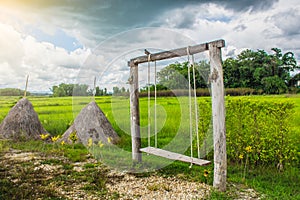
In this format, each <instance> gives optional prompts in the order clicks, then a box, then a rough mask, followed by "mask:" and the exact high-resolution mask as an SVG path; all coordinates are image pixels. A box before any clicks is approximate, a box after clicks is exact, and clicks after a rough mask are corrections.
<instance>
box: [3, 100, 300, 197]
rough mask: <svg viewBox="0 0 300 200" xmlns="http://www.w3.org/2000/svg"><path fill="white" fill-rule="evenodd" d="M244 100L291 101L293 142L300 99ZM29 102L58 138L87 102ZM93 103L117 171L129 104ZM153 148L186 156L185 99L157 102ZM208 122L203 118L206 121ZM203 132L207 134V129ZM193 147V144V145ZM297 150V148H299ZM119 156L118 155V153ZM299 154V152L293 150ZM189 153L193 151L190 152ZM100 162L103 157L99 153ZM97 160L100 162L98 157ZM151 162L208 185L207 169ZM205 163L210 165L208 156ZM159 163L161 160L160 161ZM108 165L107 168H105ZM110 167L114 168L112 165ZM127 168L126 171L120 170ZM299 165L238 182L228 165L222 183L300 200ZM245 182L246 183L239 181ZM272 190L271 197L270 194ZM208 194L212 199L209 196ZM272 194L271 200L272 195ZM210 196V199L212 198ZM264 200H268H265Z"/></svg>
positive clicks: (127, 144) (7, 103) (126, 148)
mask: <svg viewBox="0 0 300 200" xmlns="http://www.w3.org/2000/svg"><path fill="white" fill-rule="evenodd" d="M235 98H241V97H226V100H228V99H235ZM248 98H250V99H255V100H264V101H280V100H289V101H292V102H294V104H295V108H294V115H293V117H292V119H291V126H292V133H291V134H293V135H294V137H295V138H298V139H299V138H300V95H279V96H249V97H248ZM19 99H20V98H18V97H0V122H1V121H2V120H3V119H4V117H5V116H6V115H7V113H8V112H9V110H10V108H11V107H12V106H14V105H15V103H16V102H17V101H18V100H19ZM28 99H29V100H30V101H31V102H32V104H33V106H34V109H35V110H36V112H37V113H38V115H39V119H40V121H41V123H42V125H43V126H44V128H45V129H46V130H47V131H48V132H49V133H50V134H51V135H53V136H54V135H62V134H63V133H64V132H65V131H66V130H67V128H68V127H69V126H70V125H71V124H72V122H73V120H74V118H75V117H76V115H77V114H78V113H79V111H80V110H81V109H82V108H83V107H84V106H85V105H86V104H87V103H88V102H90V101H91V98H90V97H84V98H83V97H78V98H71V97H66V98H52V97H28ZM95 101H96V102H97V104H98V105H99V106H100V108H101V109H102V111H103V112H104V113H105V115H106V116H107V118H108V119H109V121H110V122H111V124H112V126H113V127H114V129H115V130H116V132H117V133H118V134H119V135H120V136H121V142H120V144H119V145H118V147H117V150H116V151H118V153H117V154H116V153H114V151H115V150H114V149H109V151H107V152H108V153H107V154H106V155H105V156H104V157H106V158H107V160H106V162H109V161H111V160H113V159H112V157H110V156H116V155H118V156H119V157H118V158H117V159H116V158H115V159H116V160H118V161H120V163H118V166H119V167H121V168H122V166H121V165H122V164H124V163H125V165H124V167H128V166H129V165H130V164H131V163H126V162H128V160H126V159H130V156H131V155H130V150H131V139H130V116H129V99H128V98H125V97H96V99H95ZM202 101H210V98H209V97H201V98H198V103H199V104H200V106H201V102H202ZM147 103H148V102H147V98H141V99H140V113H141V135H142V138H143V139H142V146H144V147H145V146H147V143H148V141H147V126H146V125H147V123H148V112H147V111H148V109H147ZM157 103H158V107H157V112H158V115H157V116H158V120H157V129H158V141H157V142H158V147H163V148H165V149H168V150H171V151H177V152H183V153H186V154H187V155H189V148H188V146H189V140H188V139H187V138H188V137H189V135H188V130H189V125H190V124H189V115H188V99H187V98H186V97H180V98H174V97H168V98H158V100H157ZM151 106H152V107H151V113H152V116H151V129H152V131H153V129H154V120H153V118H154V116H153V111H154V107H153V100H152V101H151ZM205 117H208V118H211V116H210V114H209V113H206V116H205ZM208 131H209V130H208ZM194 143H195V141H194ZM151 145H154V136H153V135H152V137H151ZM299 148H300V147H299ZM120 149H121V150H122V152H124V154H123V153H122V154H120V153H119V150H120ZM93 151H94V155H96V157H97V156H100V154H101V153H97V150H93ZM299 151H300V149H299ZM194 154H196V149H195V148H194ZM101 156H102V157H103V154H101ZM101 156H100V157H101ZM155 159H157V158H155V157H151V156H150V157H147V156H146V155H145V156H144V161H145V163H146V164H145V166H142V167H152V168H155V167H157V168H161V167H163V168H162V169H160V170H159V171H158V172H159V173H161V174H163V175H164V176H165V175H180V174H184V176H185V178H187V179H190V180H194V181H202V182H207V183H209V184H212V176H213V173H210V174H209V176H204V175H203V174H204V171H206V172H207V171H209V172H212V171H213V166H212V165H210V166H206V167H198V166H194V167H193V168H192V169H189V164H187V163H181V162H174V163H172V164H171V163H169V162H168V161H166V163H165V164H164V165H163V166H147V161H148V160H149V163H155ZM207 159H210V160H212V156H211V154H208V156H207ZM160 162H161V160H160ZM109 164H111V163H109ZM112 164H116V163H112ZM126 165H127V166H126ZM299 172H300V169H299V166H291V167H289V168H287V169H286V170H285V171H284V172H278V171H276V168H274V167H266V166H264V167H258V168H252V169H250V170H249V171H248V172H247V176H246V177H243V175H242V174H243V169H242V167H241V166H240V165H237V164H231V165H229V168H228V179H229V181H230V182H233V183H243V184H245V185H248V186H250V187H253V188H255V189H256V190H258V191H259V192H261V193H263V194H266V195H267V196H268V197H270V199H274V198H279V197H283V199H284V198H290V197H293V198H294V197H295V199H297V198H298V199H300V193H299V191H298V190H297V188H300V185H299V184H300V177H299ZM245 178H246V179H245ZM274 188H276V191H277V192H275V193H274V191H273V189H274ZM214 195H215V196H216V197H215V198H216V199H218V197H220V196H218V195H225V196H222V197H226V196H230V191H229V192H227V193H226V194H214ZM214 195H213V196H214ZM272 195H273V196H272ZM213 196H212V199H213V198H214V197H213ZM267 199H268V198H267Z"/></svg>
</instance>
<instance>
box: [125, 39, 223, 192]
mask: <svg viewBox="0 0 300 200" xmlns="http://www.w3.org/2000/svg"><path fill="white" fill-rule="evenodd" d="M224 46H225V41H224V40H216V41H212V42H208V43H203V44H198V45H195V46H189V47H188V49H189V54H191V55H193V54H196V53H201V52H204V51H209V58H210V76H209V81H210V83H211V91H212V116H213V138H214V139H213V140H214V183H213V185H214V187H215V188H217V189H218V190H219V191H225V190H226V176H227V156H226V128H225V100H224V83H223V67H222V57H221V48H222V47H224ZM186 55H188V52H187V47H184V48H179V49H174V50H170V51H163V52H159V53H154V54H151V61H157V60H164V59H170V58H175V57H181V56H186ZM148 59H149V57H148V56H147V55H145V56H140V57H136V58H133V59H131V60H130V61H129V62H128V65H129V67H130V78H129V84H130V118H131V141H132V159H133V161H134V162H142V150H143V151H144V152H148V153H152V154H154V155H158V156H162V155H161V154H162V152H163V151H165V150H162V149H159V150H158V149H157V148H153V147H151V148H149V147H148V148H144V149H141V136H140V111H139V84H138V65H139V64H141V63H145V62H148V61H149V60H148ZM164 154H165V156H164V157H167V158H170V159H172V158H173V160H181V161H183V162H191V163H192V162H193V160H190V159H193V158H190V157H188V158H189V159H187V160H186V158H185V157H184V156H183V155H180V154H176V153H173V152H168V151H166V152H164ZM168 156H169V157H168ZM186 157H187V156H186ZM199 160H201V159H199ZM202 161H203V162H202ZM200 162H201V163H195V164H201V165H205V164H209V163H208V162H209V161H206V162H205V161H204V160H201V161H200Z"/></svg>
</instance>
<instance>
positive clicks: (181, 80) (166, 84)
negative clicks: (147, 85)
mask: <svg viewBox="0 0 300 200" xmlns="http://www.w3.org/2000/svg"><path fill="white" fill-rule="evenodd" d="M189 66H190V65H189V63H188V62H183V63H179V62H176V63H173V64H170V65H168V66H166V67H165V68H163V69H162V70H161V71H160V72H158V73H157V77H158V84H157V90H160V89H187V88H188V67H189ZM208 72H209V64H208V63H207V62H206V61H200V62H199V63H195V80H196V88H205V87H207V80H208ZM190 75H191V85H192V86H193V84H194V81H193V70H192V68H190ZM151 90H153V89H151Z"/></svg>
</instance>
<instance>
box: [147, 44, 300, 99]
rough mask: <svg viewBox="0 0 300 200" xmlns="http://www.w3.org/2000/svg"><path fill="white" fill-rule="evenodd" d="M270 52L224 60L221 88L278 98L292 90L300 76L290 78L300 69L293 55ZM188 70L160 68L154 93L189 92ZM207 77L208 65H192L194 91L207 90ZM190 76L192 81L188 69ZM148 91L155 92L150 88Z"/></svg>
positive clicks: (183, 67) (185, 67) (185, 64)
mask: <svg viewBox="0 0 300 200" xmlns="http://www.w3.org/2000/svg"><path fill="white" fill-rule="evenodd" d="M272 52H273V53H272V54H268V53H267V52H265V51H264V50H257V51H253V50H249V49H247V50H244V51H243V52H241V53H240V54H239V55H238V56H237V57H236V58H227V59H226V60H225V61H224V62H223V76H224V87H225V88H228V89H229V88H249V89H252V90H253V91H254V92H256V93H257V94H263V93H264V94H281V93H286V92H288V91H290V90H293V89H295V87H296V86H297V81H298V80H300V77H299V76H300V75H299V73H298V74H297V75H295V76H291V72H293V71H295V70H297V69H299V66H298V65H297V61H296V59H295V56H294V54H293V53H292V52H287V53H282V50H281V49H278V48H272ZM188 66H189V63H188V62H183V63H178V62H177V63H173V64H170V65H168V66H166V67H165V68H163V69H162V70H161V71H160V72H158V73H157V78H158V84H157V90H174V89H188V82H187V80H188V76H189V74H188ZM209 73H210V67H209V63H208V62H207V61H200V62H198V63H195V77H196V79H195V81H196V84H195V85H196V88H207V87H208V85H209ZM190 76H191V77H193V71H192V69H191V68H190ZM191 85H192V86H193V85H194V80H193V78H192V79H191ZM150 88H151V90H154V86H153V85H152V86H151V87H150ZM146 90H147V87H144V88H143V89H142V91H146ZM298 91H299V89H298Z"/></svg>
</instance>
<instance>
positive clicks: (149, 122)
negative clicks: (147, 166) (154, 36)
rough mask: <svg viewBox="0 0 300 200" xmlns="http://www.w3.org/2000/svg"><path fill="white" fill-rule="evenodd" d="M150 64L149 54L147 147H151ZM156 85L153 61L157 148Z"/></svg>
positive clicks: (149, 55) (155, 143)
mask: <svg viewBox="0 0 300 200" xmlns="http://www.w3.org/2000/svg"><path fill="white" fill-rule="evenodd" d="M147 52H148V51H147ZM150 62H151V54H150V53H149V54H148V79H147V84H148V147H150V146H151V126H150V125H151V110H150V109H151V102H150V100H151V91H150V89H151V88H150V73H151V71H150ZM156 84H157V76H156V61H154V133H155V135H154V146H155V148H157V119H156V118H157V112H156V111H157V110H156V105H157V89H156Z"/></svg>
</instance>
